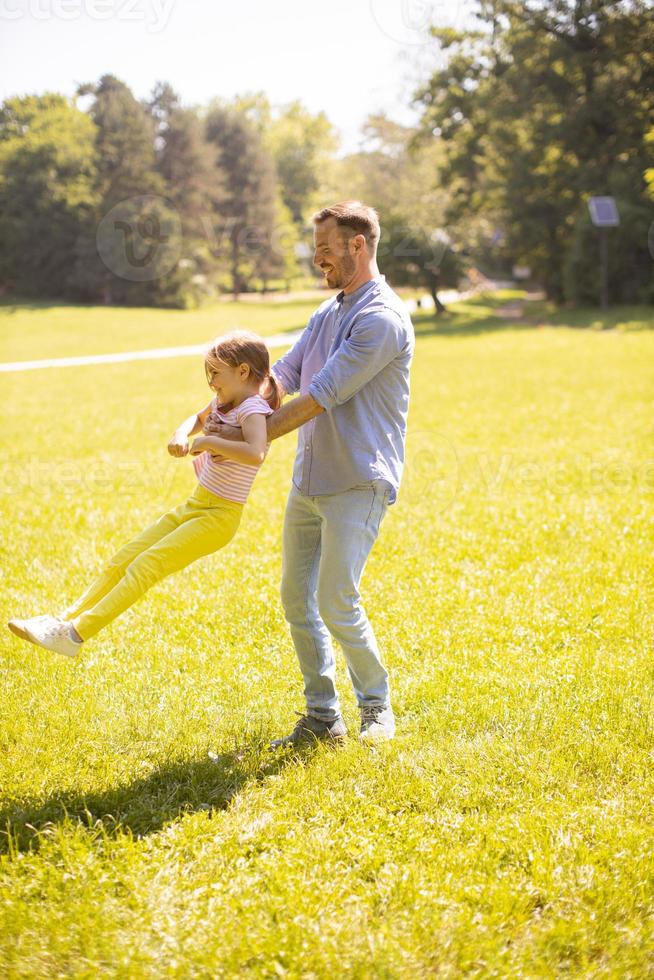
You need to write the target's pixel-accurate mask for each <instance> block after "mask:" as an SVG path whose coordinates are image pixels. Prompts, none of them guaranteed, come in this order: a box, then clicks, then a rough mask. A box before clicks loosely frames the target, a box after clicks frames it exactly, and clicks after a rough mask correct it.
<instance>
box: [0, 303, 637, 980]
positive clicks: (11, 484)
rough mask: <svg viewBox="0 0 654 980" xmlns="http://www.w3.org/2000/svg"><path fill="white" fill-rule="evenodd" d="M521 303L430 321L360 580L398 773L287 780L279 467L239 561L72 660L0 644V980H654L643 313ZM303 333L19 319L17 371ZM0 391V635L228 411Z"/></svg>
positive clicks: (383, 755)
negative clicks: (206, 420) (525, 316)
mask: <svg viewBox="0 0 654 980" xmlns="http://www.w3.org/2000/svg"><path fill="white" fill-rule="evenodd" d="M512 295H513V294H508V293H505V294H502V295H500V296H486V297H480V298H478V299H476V300H474V301H468V302H467V303H462V304H460V305H459V306H458V307H453V308H452V312H451V314H450V315H449V317H447V318H445V319H444V320H442V321H439V323H438V325H437V326H436V325H435V323H434V321H433V320H432V319H430V318H429V317H426V316H424V315H421V316H416V317H415V318H414V322H415V323H416V328H417V333H418V342H417V347H416V356H415V360H414V367H413V374H412V403H411V414H410V420H409V428H410V435H409V440H408V453H407V465H406V470H405V479H404V483H403V487H402V490H401V493H400V497H399V500H398V503H397V504H396V505H395V506H393V507H391V508H390V509H389V512H388V514H387V516H386V518H385V521H384V523H383V525H382V530H381V534H380V537H379V540H378V542H377V544H376V547H375V549H374V550H373V553H372V556H371V558H370V560H369V563H368V565H367V567H366V571H365V574H364V579H363V583H362V592H363V596H364V602H365V605H366V608H367V611H368V613H369V615H370V618H371V620H372V622H373V624H374V626H375V628H376V631H377V635H378V638H379V640H380V644H381V646H382V649H383V652H384V656H385V659H386V662H387V665H388V667H389V670H390V674H391V685H392V692H393V699H394V707H395V712H396V716H397V722H398V735H397V737H396V739H395V740H394V741H393V742H391V743H388V744H387V745H383V746H378V747H376V748H366V747H364V746H361V745H359V744H358V742H357V740H356V738H352V739H350V740H349V741H348V742H347V743H346V744H345V745H344V746H342V747H340V748H338V749H336V750H334V749H330V748H329V747H325V746H322V745H319V746H317V747H316V748H315V749H314V750H307V751H304V752H302V753H300V754H295V755H293V754H286V755H284V754H282V755H274V754H273V753H271V752H270V751H269V750H268V748H267V742H268V740H269V739H270V738H272V737H274V736H277V735H279V734H283V733H285V732H286V731H288V730H290V728H291V727H292V726H293V724H294V722H295V720H296V717H297V716H296V715H295V714H294V713H293V712H294V710H301V709H302V708H303V707H304V704H303V698H302V684H301V678H300V674H299V671H298V668H297V664H296V660H295V654H294V651H293V648H292V644H291V641H290V637H289V634H288V631H287V627H286V624H285V622H284V618H283V615H282V610H281V605H280V601H279V593H278V585H279V577H280V531H281V522H282V516H283V509H284V503H285V497H286V493H287V490H288V486H289V482H290V474H291V467H292V460H293V455H294V448H295V437H294V436H292V435H291V436H289V437H286V438H284V439H282V440H279V441H278V442H276V443H275V444H274V445H273V447H272V449H271V452H270V454H269V456H268V460H267V462H266V464H265V466H264V467H263V469H262V471H261V473H260V474H259V476H258V477H257V481H256V483H255V486H254V489H253V494H252V496H251V498H250V501H249V502H248V505H247V507H246V509H245V512H244V517H243V521H242V523H241V528H240V530H239V533H238V535H237V537H236V538H235V539H234V541H232V542H231V543H230V545H229V546H228V547H227V549H225V550H224V551H222V552H219V553H218V554H216V555H214V556H212V557H210V558H208V559H205V560H204V561H202V562H201V563H198V564H196V565H194V566H191V567H190V568H188V569H186V570H185V571H183V572H181V573H179V574H177V575H176V576H174V577H171V578H169V579H167V580H165V581H164V582H163V583H160V584H159V585H158V586H157V587H155V588H154V589H153V590H152V591H151V592H150V593H149V594H148V595H147V596H146V597H145V598H144V599H143V600H142V602H141V603H139V604H137V605H136V606H134V607H133V608H132V609H131V610H129V611H128V612H127V613H126V614H125V615H124V616H123V617H121V618H120V619H118V620H117V621H116V622H115V623H113V624H112V625H111V626H110V627H109V628H108V629H107V630H106V631H104V632H103V633H102V634H101V635H100V636H99V637H97V638H96V639H95V640H93V641H91V642H89V644H88V649H85V651H84V657H83V660H82V661H80V662H79V663H71V662H68V661H65V660H64V659H63V658H56V657H55V655H49V654H47V653H46V652H45V651H39V650H37V648H36V647H33V646H31V645H29V644H26V643H21V641H20V640H18V639H16V638H15V637H13V636H12V635H11V634H10V633H9V631H8V630H5V632H4V634H3V639H2V649H1V653H0V663H1V665H2V678H3V683H2V689H1V693H0V852H1V854H0V976H1V977H3V978H12V980H13V978H28V977H29V978H42V977H47V978H50V977H52V978H55V977H75V978H89V980H90V978H105V977H115V978H150V977H152V978H160V977H161V978H164V977H165V978H177V977H179V978H186V977H194V978H195V977H202V978H204V977H206V978H209V977H236V976H238V977H257V978H258V977H289V978H294V977H298V978H299V977H303V978H316V980H322V978H327V977H333V976H343V977H348V978H350V977H353V978H360V980H369V978H396V977H401V978H405V977H406V978H411V980H413V978H417V977H432V976H436V977H447V978H457V977H461V976H466V977H502V978H503V977H519V978H523V977H525V978H531V977H560V976H570V977H575V978H576V977H619V978H625V977H627V978H641V977H647V976H654V857H653V834H652V826H653V825H654V775H653V770H654V701H653V697H654V662H653V654H652V640H653V626H654V616H653V612H652V600H651V597H652V578H653V575H652V573H653V564H654V563H653V560H652V554H653V553H652V546H653V538H654V535H653V533H652V514H653V507H652V504H653V498H654V450H653V445H652V435H653V431H652V395H653V391H654V386H653V382H654V331H653V330H652V327H653V326H654V311H652V310H651V309H650V310H646V309H643V308H640V309H631V310H618V311H615V312H612V313H611V314H610V316H609V317H607V318H605V319H602V318H601V317H600V316H599V314H598V313H597V312H596V311H587V312H583V311H582V312H581V313H579V312H577V313H574V314H573V313H570V314H569V315H568V316H567V318H566V315H564V314H561V313H556V312H555V311H552V310H551V309H548V308H547V305H546V304H541V306H540V307H538V308H535V307H534V311H533V322H532V323H531V324H530V325H523V324H521V323H510V322H507V321H505V320H503V318H502V316H501V315H500V314H498V309H501V306H502V303H504V302H506V301H507V299H510V298H511V296H512ZM315 305H316V304H315V303H311V302H306V301H303V302H298V303H295V304H289V305H288V306H287V307H284V306H280V305H279V304H276V305H273V304H270V305H266V304H259V305H257V306H254V305H248V304H240V305H238V306H234V305H233V304H231V305H230V304H224V305H223V306H220V307H217V308H215V309H213V310H209V311H202V312H200V313H191V312H189V313H181V312H173V311H154V310H115V309H93V308H83V307H79V308H70V307H52V308H47V307H38V306H35V307H33V308H30V307H28V306H27V305H20V304H18V305H13V306H12V305H9V304H4V306H2V307H0V337H1V340H2V351H1V353H0V359H1V360H18V359H27V358H41V357H49V356H64V355H68V354H75V353H91V352H94V351H95V352H98V353H105V352H108V351H111V350H128V349H132V348H133V349H139V348H144V347H150V346H168V345H170V344H174V343H195V342H198V343H199V342H201V341H203V340H208V339H210V338H211V337H212V336H213V335H214V334H216V333H220V332H222V331H223V330H225V329H228V328H229V327H231V326H234V325H237V324H238V325H241V326H247V327H251V328H252V329H255V330H258V331H259V332H261V333H268V334H271V333H274V332H279V331H281V330H284V329H287V328H288V329H291V328H296V327H300V326H303V325H304V323H305V322H306V319H307V317H308V315H309V314H310V312H311V311H312V309H314V308H315ZM566 324H570V325H566ZM584 326H585V327H586V328H587V329H580V328H582V327H584ZM608 327H612V328H613V329H605V328H608ZM276 353H277V352H276ZM2 384H3V398H2V407H3V424H2V441H3V467H2V481H3V482H2V494H1V495H0V506H1V507H2V519H3V520H2V536H1V547H2V553H3V554H2V558H3V560H2V577H3V588H2V615H3V617H4V618H3V620H2V622H6V620H7V619H8V618H10V616H12V615H22V614H36V613H40V612H46V611H49V610H52V609H57V608H59V607H61V605H62V603H64V602H68V601H70V600H71V599H72V598H74V597H75V596H76V595H77V594H78V593H79V592H81V591H82V590H83V588H85V586H86V584H87V583H88V580H89V579H90V577H91V576H92V575H94V574H95V573H96V572H97V571H98V570H99V568H100V567H101V565H102V563H103V562H104V561H105V560H106V559H107V558H109V556H110V555H111V554H112V552H113V551H114V550H115V549H116V548H117V547H118V546H119V545H120V544H122V543H123V542H124V541H126V540H127V539H128V538H129V537H130V536H132V535H133V534H134V533H136V532H137V531H138V530H140V529H141V528H142V527H144V526H145V525H146V524H149V523H151V522H152V520H154V519H155V518H156V517H157V516H158V515H159V514H160V513H163V512H164V511H165V510H167V509H169V508H170V507H172V506H175V505H176V504H178V503H180V502H181V501H182V500H183V499H184V498H185V496H186V495H188V493H189V492H190V491H191V490H192V488H193V486H194V484H195V481H194V479H193V473H192V466H191V463H190V460H189V459H185V460H174V459H172V458H170V457H169V456H168V455H167V453H166V443H167V440H168V438H169V436H170V434H171V432H172V430H173V429H174V428H175V426H176V425H177V424H178V423H179V421H180V420H181V419H182V418H184V417H185V416H187V415H188V414H190V413H191V412H193V411H195V410H196V409H198V408H200V407H201V406H203V405H204V404H206V401H207V400H208V394H209V392H208V389H207V386H206V383H205V381H204V372H203V365H202V363H201V362H199V361H197V360H196V359H194V358H182V359H175V360H164V361H145V362H136V363H124V364H108V365H97V366H88V367H82V368H63V369H61V368H60V369H53V370H42V371H30V372H26V373H22V374H19V373H16V374H5V375H3V377H2ZM338 661H339V662H338V676H339V684H340V691H341V695H342V702H343V707H344V713H345V716H346V720H347V722H348V724H349V727H350V729H351V730H353V731H356V728H357V723H358V712H357V711H356V706H355V704H354V699H353V694H352V690H351V686H350V683H349V680H348V677H347V673H346V670H345V666H344V663H343V658H342V655H341V654H340V651H339V652H338ZM209 753H211V756H210V755H209Z"/></svg>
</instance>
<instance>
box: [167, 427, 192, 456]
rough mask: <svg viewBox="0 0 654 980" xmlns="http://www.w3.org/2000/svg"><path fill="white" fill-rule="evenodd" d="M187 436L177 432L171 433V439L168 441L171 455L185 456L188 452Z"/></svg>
mask: <svg viewBox="0 0 654 980" xmlns="http://www.w3.org/2000/svg"><path fill="white" fill-rule="evenodd" d="M188 451H189V447H188V438H187V437H186V436H183V435H180V434H179V433H178V432H175V433H174V434H173V437H172V439H171V440H170V442H169V443H168V452H169V453H170V455H171V456H186V455H187V454H188Z"/></svg>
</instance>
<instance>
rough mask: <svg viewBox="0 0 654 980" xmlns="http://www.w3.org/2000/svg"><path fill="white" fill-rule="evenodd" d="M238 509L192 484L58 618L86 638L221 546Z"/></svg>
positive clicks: (235, 523)
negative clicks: (182, 498) (186, 493)
mask: <svg viewBox="0 0 654 980" xmlns="http://www.w3.org/2000/svg"><path fill="white" fill-rule="evenodd" d="M242 512H243V504H239V503H236V502H235V501H233V500H226V499H225V498H224V497H218V496H217V495H216V494H215V493H211V492H210V491H209V490H206V489H205V488H204V487H203V486H201V485H200V484H198V485H197V487H196V489H195V491H194V493H193V494H192V495H191V496H190V497H189V498H188V500H187V501H185V503H183V504H180V505H179V507H176V508H175V509H174V510H171V511H169V512H168V513H167V514H164V515H163V516H162V517H160V518H159V520H158V521H155V523H154V524H152V525H150V527H148V528H146V529H145V531H142V532H141V534H137V536H136V537H135V538H132V540H131V541H128V543H127V544H126V545H123V547H122V548H121V549H120V550H119V551H117V552H116V554H115V555H114V556H113V558H111V559H110V561H109V564H108V566H107V567H106V569H105V570H104V571H103V572H102V573H101V574H100V575H99V576H98V577H97V578H96V580H95V581H94V582H92V583H91V585H90V586H89V588H88V589H87V590H86V592H85V593H84V595H83V596H81V597H80V598H79V599H78V600H77V602H75V603H74V604H73V605H72V606H69V608H68V609H66V611H65V613H64V614H63V616H64V618H65V619H67V620H69V621H70V622H72V624H73V626H74V627H75V629H76V630H77V632H78V633H79V635H80V636H81V637H82V639H83V640H89V639H90V638H91V637H92V636H95V634H96V633H98V632H99V631H100V630H101V629H103V628H104V627H105V626H106V625H107V624H108V623H110V622H111V621H112V620H113V619H115V618H116V616H119V615H120V613H122V612H124V611H125V609H127V608H128V607H129V606H131V605H132V604H133V603H134V602H136V600H137V599H140V597H141V596H142V595H143V593H144V592H147V590H148V589H149V588H150V587H151V586H153V585H154V584H155V582H159V581H161V579H163V578H165V577H166V576H167V575H170V574H171V573H172V572H176V571H178V570H179V569H180V568H185V567H186V566H187V565H190V564H191V562H194V561H196V560H197V559H198V558H202V557H203V555H210V554H212V553H213V552H214V551H218V549H219V548H224V546H225V545H226V544H227V543H228V542H229V541H231V539H232V538H233V537H234V535H235V534H236V531H237V529H238V526H239V523H240V521H241V514H242Z"/></svg>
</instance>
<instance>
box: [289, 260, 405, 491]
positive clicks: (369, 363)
mask: <svg viewBox="0 0 654 980" xmlns="http://www.w3.org/2000/svg"><path fill="white" fill-rule="evenodd" d="M414 347H415V334H414V331H413V324H412V323H411V317H410V316H409V311H408V310H407V308H406V306H405V304H404V303H403V301H402V300H401V299H400V297H399V296H398V295H397V293H396V292H395V291H394V290H393V289H391V287H390V286H389V285H388V284H387V282H386V277H385V276H383V275H378V276H375V278H374V279H370V280H369V281H368V282H366V283H364V284H363V286H360V287H359V289H356V290H355V291H354V292H353V293H349V294H345V293H344V292H343V291H341V292H340V293H338V295H336V296H333V297H331V298H330V299H328V300H326V301H325V302H324V303H322V304H321V305H320V306H319V307H318V309H317V310H316V312H315V313H314V314H313V315H312V317H311V319H310V320H309V323H308V324H307V326H306V328H305V330H304V332H303V333H302V335H301V336H300V338H299V339H298V340H297V341H296V343H295V345H294V346H293V347H292V348H291V349H290V350H289V352H288V353H287V354H285V355H284V356H283V357H281V358H280V359H279V360H278V361H277V362H276V363H275V364H274V365H273V367H272V372H273V374H274V375H275V376H276V378H277V379H278V380H279V381H280V382H281V384H282V385H283V386H284V389H285V390H286V391H287V392H288V394H295V393H296V392H298V391H299V392H300V393H301V394H307V393H308V394H310V395H311V396H312V397H313V398H314V399H315V401H317V402H318V404H319V405H322V407H323V408H324V409H325V412H323V413H321V414H320V415H318V416H316V418H314V419H311V421H309V422H305V423H304V425H301V426H300V428H299V429H298V445H297V455H296V458H295V466H294V469H293V483H294V484H295V486H296V487H297V489H298V490H299V491H300V493H303V494H306V495H308V496H319V495H320V494H326V493H338V492H340V491H342V490H349V489H351V488H352V487H355V486H359V485H361V484H364V483H370V482H371V481H373V480H377V479H382V480H386V481H387V482H388V483H389V484H390V487H391V493H390V501H389V502H390V503H394V502H395V500H396V499H397V492H398V489H399V486H400V479H401V476H402V468H403V465H404V444H405V438H406V428H407V416H408V411H409V368H410V366H411V360H412V358H413V351H414Z"/></svg>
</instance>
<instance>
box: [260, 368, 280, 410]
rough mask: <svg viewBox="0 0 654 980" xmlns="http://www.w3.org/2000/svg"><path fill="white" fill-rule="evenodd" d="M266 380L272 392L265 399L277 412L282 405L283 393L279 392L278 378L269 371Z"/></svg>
mask: <svg viewBox="0 0 654 980" xmlns="http://www.w3.org/2000/svg"><path fill="white" fill-rule="evenodd" d="M265 380H266V381H267V382H268V385H269V389H270V390H269V391H268V392H267V393H266V394H265V395H264V396H263V397H264V398H265V399H266V401H267V402H268V404H269V405H270V407H271V408H272V409H274V410H275V411H277V409H278V408H279V406H280V405H281V403H282V393H281V391H280V390H279V384H278V382H277V378H276V377H275V375H274V374H273V373H272V371H268V372H267V374H266V377H265Z"/></svg>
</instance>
